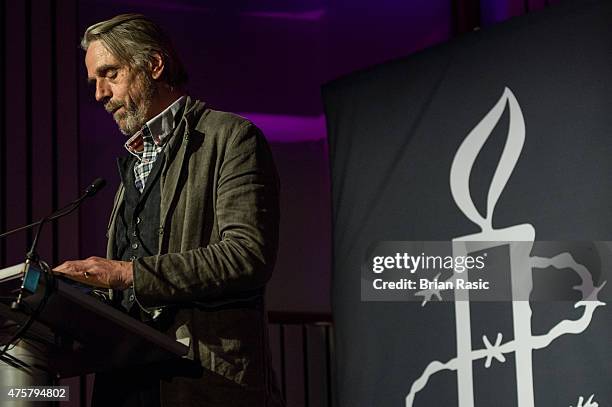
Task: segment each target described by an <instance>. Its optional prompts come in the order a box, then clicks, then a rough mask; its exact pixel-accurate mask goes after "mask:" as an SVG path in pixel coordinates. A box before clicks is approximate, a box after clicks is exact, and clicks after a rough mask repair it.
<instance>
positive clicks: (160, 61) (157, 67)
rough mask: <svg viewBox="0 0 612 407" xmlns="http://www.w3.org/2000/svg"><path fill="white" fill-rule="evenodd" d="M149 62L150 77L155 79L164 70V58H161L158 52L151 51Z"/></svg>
mask: <svg viewBox="0 0 612 407" xmlns="http://www.w3.org/2000/svg"><path fill="white" fill-rule="evenodd" d="M150 64H151V77H152V78H153V79H156V80H157V79H159V78H161V76H162V74H163V72H164V66H165V65H164V58H162V56H161V54H160V53H159V52H154V53H153V55H152V57H151V61H150Z"/></svg>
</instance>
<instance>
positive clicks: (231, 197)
mask: <svg viewBox="0 0 612 407" xmlns="http://www.w3.org/2000/svg"><path fill="white" fill-rule="evenodd" d="M164 154H165V155H166V156H165V161H164V167H163V169H162V172H161V176H160V189H161V199H160V223H159V250H158V254H157V255H155V256H150V257H143V258H139V259H136V260H134V262H133V269H134V293H135V297H136V301H137V302H138V304H139V305H140V306H141V307H142V308H143V309H145V310H147V311H148V312H150V313H152V315H158V314H160V313H161V314H163V313H166V314H167V315H169V316H170V317H169V321H170V322H169V323H168V324H167V326H166V327H165V328H163V330H164V331H165V332H166V333H167V334H168V335H170V336H172V337H173V338H176V339H177V340H179V341H180V342H182V343H185V344H187V345H188V346H189V353H188V356H187V357H188V359H192V360H194V361H195V362H197V363H193V364H194V365H197V366H199V367H201V368H200V369H199V371H197V372H196V373H190V374H176V375H175V374H173V373H169V377H168V378H166V379H164V380H161V381H160V395H161V405H162V406H163V407H170V406H181V407H187V406H196V405H197V406H206V407H208V406H211V407H212V406H215V407H216V406H224V407H227V406H266V407H276V406H282V405H284V403H283V401H282V397H281V396H280V394H279V391H278V387H277V385H276V380H275V378H274V374H273V371H272V368H271V363H270V352H269V348H268V338H267V319H266V314H265V309H264V306H263V294H264V287H265V284H266V282H267V281H268V279H269V278H270V275H271V273H272V269H273V267H274V262H275V259H276V251H277V247H278V223H279V202H278V200H279V183H278V175H277V172H276V168H275V166H274V163H273V160H272V155H271V152H270V149H269V147H268V145H267V143H266V141H265V139H264V137H263V136H262V134H261V132H260V131H259V129H257V127H255V126H254V125H253V124H252V123H250V122H249V121H248V120H246V119H244V118H241V117H239V116H236V115H233V114H231V113H225V112H219V111H215V110H212V109H209V108H207V107H206V106H205V105H204V104H203V103H202V102H199V101H197V100H193V99H191V98H189V97H187V100H186V104H185V107H184V111H183V113H182V116H180V121H179V122H178V124H177V125H176V127H175V130H174V132H173V135H172V137H171V138H170V140H169V141H168V145H167V146H166V148H165V150H164ZM123 195H124V187H123V185H120V186H119V190H118V191H117V194H116V196H115V202H114V205H113V210H112V213H111V218H110V222H109V226H108V231H107V236H108V248H107V255H108V257H109V258H110V257H112V252H113V245H114V235H115V231H114V227H115V221H116V218H117V215H118V212H119V210H120V207H121V205H122V203H123Z"/></svg>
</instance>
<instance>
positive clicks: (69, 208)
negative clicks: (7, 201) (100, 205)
mask: <svg viewBox="0 0 612 407" xmlns="http://www.w3.org/2000/svg"><path fill="white" fill-rule="evenodd" d="M105 185H106V180H105V179H104V178H96V179H95V180H93V181H92V182H91V184H89V186H88V187H87V188H86V189H85V192H84V193H83V195H81V196H80V197H79V198H78V199H77V200H75V201H72V202H70V203H69V204H68V205H66V206H64V207H63V208H60V209H58V210H57V211H55V212H53V213H52V214H51V215H49V216H47V217H46V218H43V219H41V220H39V221H37V222H34V223H30V224H29V225H25V226H21V227H18V228H15V229H12V230H9V231H8V232H4V233H2V234H0V239H1V238H3V237H7V236H10V235H12V234H14V233H17V232H20V231H22V230H26V229H30V228H33V227H34V226H38V225H40V224H41V223H44V222H47V221H50V220H55V219H58V218H61V217H62V216H66V215H68V214H70V213H72V212H73V211H74V210H75V209H76V208H78V207H79V205H80V204H81V201H83V200H84V199H85V198H88V197H92V196H94V195H95V194H97V193H98V191H100V190H101V189H102V188H104V186H105Z"/></svg>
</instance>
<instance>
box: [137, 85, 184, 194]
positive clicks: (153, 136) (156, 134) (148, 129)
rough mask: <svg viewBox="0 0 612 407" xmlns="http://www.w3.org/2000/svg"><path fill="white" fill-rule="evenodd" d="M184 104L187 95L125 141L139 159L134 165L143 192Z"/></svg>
mask: <svg viewBox="0 0 612 407" xmlns="http://www.w3.org/2000/svg"><path fill="white" fill-rule="evenodd" d="M184 104H185V96H181V97H180V98H178V99H177V100H176V101H175V102H174V103H172V104H171V105H170V106H168V107H167V108H166V109H165V110H164V111H163V112H161V113H160V114H158V115H157V116H155V117H154V118H152V119H151V120H149V121H148V122H147V123H146V124H145V125H144V126H143V127H142V129H140V130H139V131H137V132H136V133H135V134H134V135H133V136H132V137H130V139H129V140H128V141H126V142H125V148H126V149H127V150H128V151H129V152H130V153H131V154H133V155H134V156H135V157H136V158H137V159H138V162H137V163H136V165H134V175H135V179H136V188H138V190H139V191H140V192H141V193H142V191H143V190H144V188H145V184H146V182H147V177H148V176H149V174H150V173H151V170H152V169H153V165H154V164H155V160H156V159H157V155H158V154H159V153H160V152H161V151H162V150H163V149H164V147H165V145H166V141H167V140H168V138H169V137H168V136H170V135H171V134H172V130H173V129H174V119H175V116H176V114H177V113H178V112H179V110H181V108H182V107H183V105H184Z"/></svg>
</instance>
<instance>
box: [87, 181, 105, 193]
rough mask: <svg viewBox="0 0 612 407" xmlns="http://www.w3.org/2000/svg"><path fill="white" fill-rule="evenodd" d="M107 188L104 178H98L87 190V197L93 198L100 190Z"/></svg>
mask: <svg viewBox="0 0 612 407" xmlns="http://www.w3.org/2000/svg"><path fill="white" fill-rule="evenodd" d="M105 186H106V180H105V179H104V178H96V179H94V180H93V181H92V183H91V184H89V186H88V187H87V188H86V189H85V195H87V196H88V197H92V196H94V195H95V194H97V193H98V191H99V190H101V189H102V188H104V187H105Z"/></svg>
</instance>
